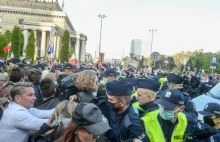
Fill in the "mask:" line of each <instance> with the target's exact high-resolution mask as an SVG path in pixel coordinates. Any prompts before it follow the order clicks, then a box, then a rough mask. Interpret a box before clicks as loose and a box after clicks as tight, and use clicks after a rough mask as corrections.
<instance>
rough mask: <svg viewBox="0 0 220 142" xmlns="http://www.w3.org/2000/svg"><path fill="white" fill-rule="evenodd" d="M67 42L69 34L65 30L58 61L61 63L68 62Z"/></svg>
mask: <svg viewBox="0 0 220 142" xmlns="http://www.w3.org/2000/svg"><path fill="white" fill-rule="evenodd" d="M69 41H70V34H69V32H68V31H67V30H65V32H64V35H63V38H62V49H61V53H60V61H61V63H65V62H68V61H69V56H68V55H69Z"/></svg>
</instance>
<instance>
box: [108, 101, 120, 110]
mask: <svg viewBox="0 0 220 142" xmlns="http://www.w3.org/2000/svg"><path fill="white" fill-rule="evenodd" d="M119 102H120V101H119ZM119 102H117V103H119ZM117 103H111V102H108V106H109V107H110V108H111V109H112V110H114V111H116V112H117V111H118V110H119V109H120V108H115V104H117Z"/></svg>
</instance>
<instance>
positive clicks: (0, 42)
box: [0, 34, 8, 57]
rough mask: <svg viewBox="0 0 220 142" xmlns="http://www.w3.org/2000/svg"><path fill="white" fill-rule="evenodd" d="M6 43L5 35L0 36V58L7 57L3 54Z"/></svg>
mask: <svg viewBox="0 0 220 142" xmlns="http://www.w3.org/2000/svg"><path fill="white" fill-rule="evenodd" d="M7 44H8V43H7V42H6V37H5V35H4V34H3V35H1V36H0V57H7V53H5V52H4V47H5V46H6V45H7Z"/></svg>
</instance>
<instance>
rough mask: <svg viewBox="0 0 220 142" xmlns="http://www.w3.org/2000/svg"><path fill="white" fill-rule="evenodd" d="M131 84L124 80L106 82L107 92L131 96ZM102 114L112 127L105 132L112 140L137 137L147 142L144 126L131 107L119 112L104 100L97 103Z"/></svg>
mask: <svg viewBox="0 0 220 142" xmlns="http://www.w3.org/2000/svg"><path fill="white" fill-rule="evenodd" d="M132 89H133V88H132V86H131V85H130V84H128V83H126V82H124V81H119V80H114V81H112V82H108V83H107V84H106V91H107V94H108V95H110V96H131V94H132ZM97 106H98V107H99V108H100V109H101V111H102V114H103V115H104V116H105V117H106V118H107V119H108V121H109V126H110V127H111V128H112V129H111V130H109V131H108V132H107V133H106V137H107V138H108V139H109V140H110V141H112V142H121V141H123V140H128V139H134V138H138V139H140V140H142V141H143V142H148V139H147V136H146V134H145V132H144V128H143V126H142V125H141V123H140V120H139V118H138V116H137V114H136V113H135V112H134V110H133V108H132V107H130V106H128V107H127V109H126V110H125V111H124V112H122V113H121V114H117V111H116V110H115V109H114V107H112V106H111V105H110V104H109V102H107V101H106V100H101V101H99V102H98V103H97Z"/></svg>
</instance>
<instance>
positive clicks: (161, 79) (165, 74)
mask: <svg viewBox="0 0 220 142" xmlns="http://www.w3.org/2000/svg"><path fill="white" fill-rule="evenodd" d="M164 82H167V73H166V72H164V73H162V75H161V77H160V89H161V88H162V86H163V84H164Z"/></svg>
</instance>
